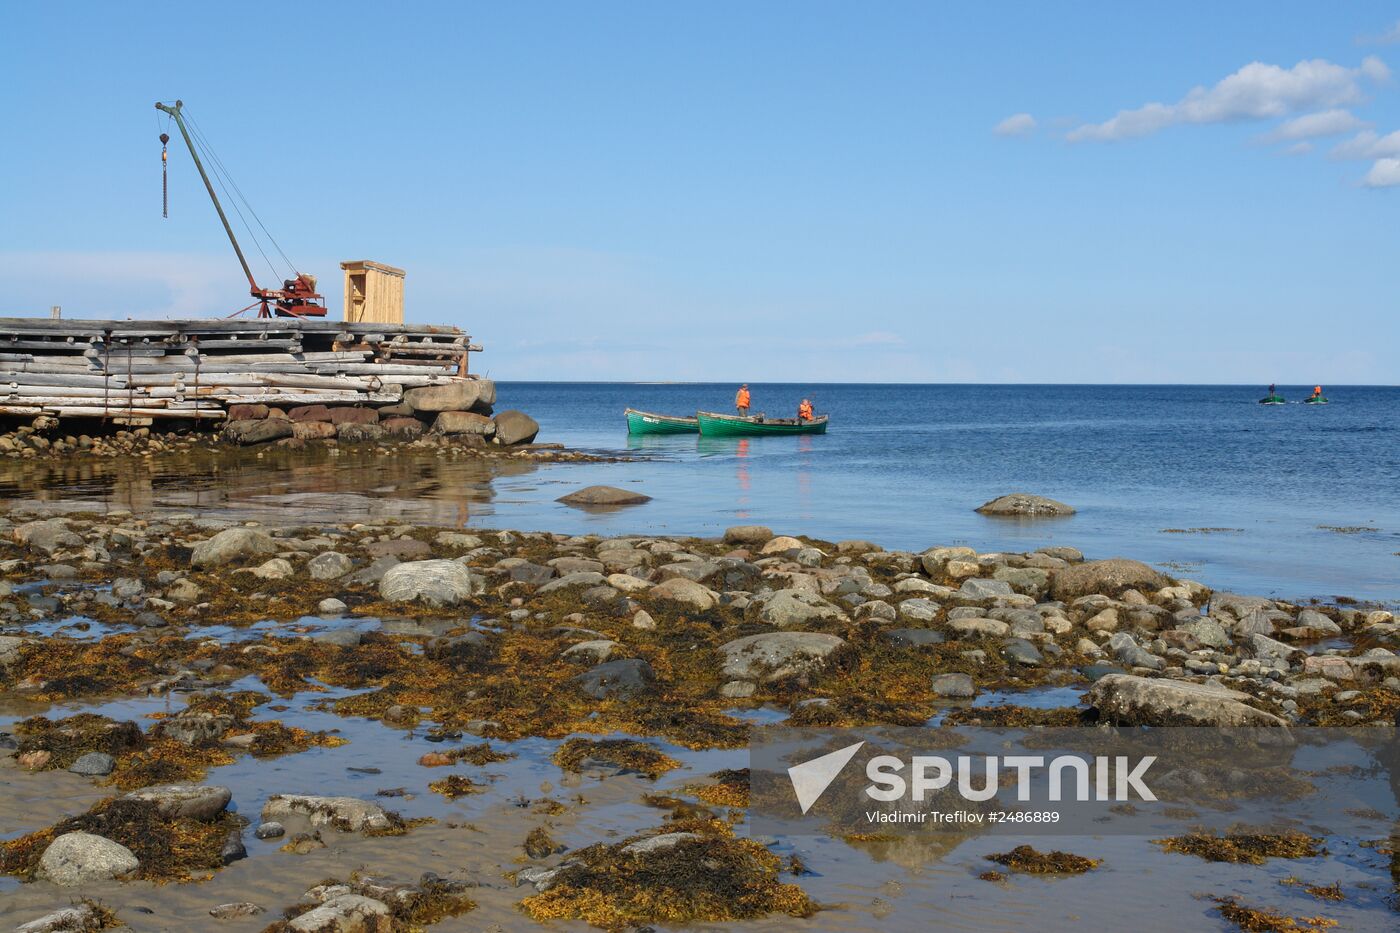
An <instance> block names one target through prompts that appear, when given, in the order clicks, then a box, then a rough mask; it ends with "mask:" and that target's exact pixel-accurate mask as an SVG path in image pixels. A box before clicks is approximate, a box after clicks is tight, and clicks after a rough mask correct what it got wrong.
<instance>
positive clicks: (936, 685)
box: [930, 674, 977, 699]
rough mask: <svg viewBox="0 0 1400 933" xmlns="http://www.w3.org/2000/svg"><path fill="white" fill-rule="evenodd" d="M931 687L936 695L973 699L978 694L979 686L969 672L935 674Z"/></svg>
mask: <svg viewBox="0 0 1400 933" xmlns="http://www.w3.org/2000/svg"><path fill="white" fill-rule="evenodd" d="M930 689H932V690H933V694H934V696H940V697H949V698H952V699H971V698H972V697H975V696H976V695H977V687H976V686H974V685H973V683H972V677H971V675H969V674H935V675H934V677H933V681H932V682H931V684H930Z"/></svg>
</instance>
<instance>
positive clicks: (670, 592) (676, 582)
mask: <svg viewBox="0 0 1400 933" xmlns="http://www.w3.org/2000/svg"><path fill="white" fill-rule="evenodd" d="M649 595H650V596H651V598H652V599H655V600H659V601H661V602H667V603H675V604H677V605H680V606H685V607H686V608H688V609H696V610H699V611H700V612H704V611H706V610H707V609H713V608H714V606H715V603H716V602H717V600H716V598H715V594H714V593H712V592H711V591H710V590H708V589H706V588H705V587H703V586H701V585H700V584H699V583H696V582H695V581H693V580H688V579H686V578H685V577H672V578H671V579H669V580H666V581H664V582H662V583H658V584H657V585H656V586H653V587H652V588H651V590H650V591H649Z"/></svg>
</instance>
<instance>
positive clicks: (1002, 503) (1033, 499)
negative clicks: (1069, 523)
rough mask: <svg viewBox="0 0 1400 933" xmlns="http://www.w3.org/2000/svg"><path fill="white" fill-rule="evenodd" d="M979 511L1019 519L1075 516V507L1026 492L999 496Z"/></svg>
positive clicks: (981, 506)
mask: <svg viewBox="0 0 1400 933" xmlns="http://www.w3.org/2000/svg"><path fill="white" fill-rule="evenodd" d="M977 511H978V512H980V513H982V514H983V515H1006V516H1014V517H1017V518H1053V517H1055V516H1059V515H1073V514H1074V507H1073V506H1070V505H1065V504H1064V503H1063V502H1056V501H1055V500H1054V499H1047V498H1045V497H1044V496H1033V495H1031V494H1030V493H1026V492H1013V493H1011V494H1009V495H1005V496H998V497H997V498H995V499H993V500H992V501H991V502H984V503H983V504H982V505H980V506H978V507H977Z"/></svg>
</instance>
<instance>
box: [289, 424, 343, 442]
mask: <svg viewBox="0 0 1400 933" xmlns="http://www.w3.org/2000/svg"><path fill="white" fill-rule="evenodd" d="M292 437H295V438H297V439H298V440H302V441H324V440H328V439H329V438H332V437H335V425H333V424H331V423H330V422H329V421H293V422H292Z"/></svg>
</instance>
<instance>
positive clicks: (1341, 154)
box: [1331, 130, 1400, 159]
mask: <svg viewBox="0 0 1400 933" xmlns="http://www.w3.org/2000/svg"><path fill="white" fill-rule="evenodd" d="M1331 155H1332V158H1334V159H1384V158H1387V157H1393V156H1400V130H1396V131H1395V132H1394V133H1388V134H1387V135H1385V136H1379V135H1377V134H1376V133H1375V131H1373V130H1363V131H1362V132H1360V133H1357V134H1356V135H1355V136H1353V137H1352V138H1351V139H1348V140H1347V141H1346V142H1344V143H1339V144H1338V145H1337V146H1335V147H1334V148H1333V149H1332V153H1331Z"/></svg>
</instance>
